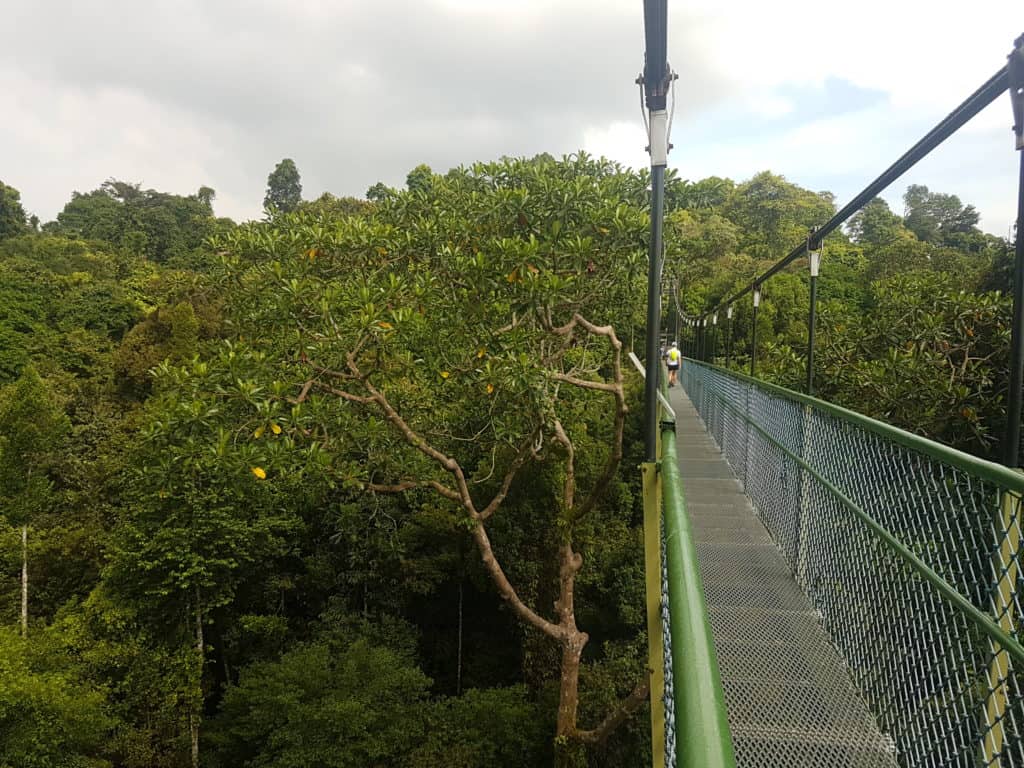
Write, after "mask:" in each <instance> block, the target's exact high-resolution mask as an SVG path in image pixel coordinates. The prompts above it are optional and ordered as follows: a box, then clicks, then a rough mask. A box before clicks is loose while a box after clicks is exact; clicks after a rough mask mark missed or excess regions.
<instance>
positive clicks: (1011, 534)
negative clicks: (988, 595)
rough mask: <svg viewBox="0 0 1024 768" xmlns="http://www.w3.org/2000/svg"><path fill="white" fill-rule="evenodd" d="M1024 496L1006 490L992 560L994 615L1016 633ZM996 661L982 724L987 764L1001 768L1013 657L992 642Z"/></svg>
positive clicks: (989, 678)
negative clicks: (1001, 533)
mask: <svg viewBox="0 0 1024 768" xmlns="http://www.w3.org/2000/svg"><path fill="white" fill-rule="evenodd" d="M1020 511H1021V497H1020V495H1019V494H1017V493H1014V492H1013V491H1009V490H1007V491H1003V493H1002V498H1001V499H1000V519H1001V529H1002V530H1003V531H1005V536H1004V537H1003V540H1002V542H1000V544H999V548H998V549H997V550H996V552H995V554H994V555H993V557H992V568H993V571H994V572H995V575H996V589H995V591H994V593H993V594H992V614H993V618H994V619H995V621H996V623H997V624H998V625H999V628H1000V629H1002V630H1003V631H1005V632H1006V633H1008V634H1011V635H1012V634H1013V632H1014V625H1015V617H1014V615H1013V608H1014V601H1015V598H1016V595H1017V579H1018V578H1019V576H1020V562H1019V559H1018V558H1019V557H1020V546H1021V520H1020ZM989 646H990V647H991V648H992V661H991V663H990V664H989V669H988V681H987V682H988V698H987V699H986V700H985V713H984V719H983V721H982V729H983V733H984V742H983V743H982V756H983V759H984V762H983V765H986V766H992V767H993V768H999V766H1001V765H1002V753H1003V745H1004V743H1005V742H1006V726H1005V722H1004V716H1005V714H1006V709H1007V700H1008V699H1009V697H1010V693H1009V692H1008V691H1007V690H1006V681H1007V680H1008V679H1009V677H1010V657H1009V654H1007V653H1006V650H1005V649H1002V648H999V647H997V646H996V644H995V643H994V642H992V641H989Z"/></svg>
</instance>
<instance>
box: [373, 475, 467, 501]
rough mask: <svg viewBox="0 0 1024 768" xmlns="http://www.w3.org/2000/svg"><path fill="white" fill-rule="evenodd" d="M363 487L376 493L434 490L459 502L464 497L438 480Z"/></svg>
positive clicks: (406, 481) (408, 481)
mask: <svg viewBox="0 0 1024 768" xmlns="http://www.w3.org/2000/svg"><path fill="white" fill-rule="evenodd" d="M363 487H364V488H365V489H366V490H368V491H374V492H375V493H403V492H405V491H410V490H412V489H414V488H433V489H434V490H435V491H437V492H438V493H439V494H441V495H442V496H444V497H445V498H446V499H451V500H452V501H458V502H461V501H462V497H461V496H459V494H458V492H457V491H455V490H453V489H452V488H449V487H448V486H447V485H445V484H444V483H442V482H439V481H437V480H403V481H402V482H400V483H394V484H392V485H387V484H383V483H363Z"/></svg>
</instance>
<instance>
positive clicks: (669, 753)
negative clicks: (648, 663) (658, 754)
mask: <svg viewBox="0 0 1024 768" xmlns="http://www.w3.org/2000/svg"><path fill="white" fill-rule="evenodd" d="M661 634H662V637H663V638H664V641H663V643H662V646H663V648H664V653H665V659H664V662H665V691H664V693H663V699H662V700H663V702H664V706H665V768H675V766H676V698H675V683H674V681H673V677H672V620H671V616H670V614H669V605H668V559H667V557H666V553H665V519H664V517H662V518H661ZM651 748H652V749H657V748H658V745H657V744H654V745H652V747H651Z"/></svg>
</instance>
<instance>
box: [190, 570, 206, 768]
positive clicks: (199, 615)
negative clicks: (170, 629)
mask: <svg viewBox="0 0 1024 768" xmlns="http://www.w3.org/2000/svg"><path fill="white" fill-rule="evenodd" d="M195 619H196V625H195V638H196V655H197V656H198V657H199V677H198V680H197V687H198V689H199V690H198V694H199V695H198V696H197V697H196V698H197V704H196V706H197V707H198V709H193V710H192V714H191V715H190V716H189V730H190V731H191V736H192V768H199V721H200V717H201V714H202V712H201V709H202V702H203V664H204V662H205V660H206V653H205V650H204V647H203V608H202V602H201V601H200V597H199V587H196V616H195Z"/></svg>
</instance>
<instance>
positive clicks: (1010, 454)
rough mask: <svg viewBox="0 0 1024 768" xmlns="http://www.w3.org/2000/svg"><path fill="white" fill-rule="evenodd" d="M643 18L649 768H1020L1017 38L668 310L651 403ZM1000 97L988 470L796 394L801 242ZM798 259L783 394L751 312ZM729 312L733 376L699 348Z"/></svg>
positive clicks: (657, 14)
mask: <svg viewBox="0 0 1024 768" xmlns="http://www.w3.org/2000/svg"><path fill="white" fill-rule="evenodd" d="M665 10H666V8H665V2H664V0H647V2H645V31H646V35H647V56H646V61H645V68H644V72H643V74H642V75H641V77H640V78H639V79H638V83H640V85H641V87H642V88H643V89H644V92H645V97H646V106H647V109H648V115H647V126H648V132H649V139H650V146H649V148H648V149H649V152H650V154H651V165H652V198H651V238H650V243H649V263H650V269H649V283H648V326H647V327H648V334H647V341H646V355H647V361H646V371H645V373H646V386H645V408H646V411H645V426H646V434H645V451H646V460H645V462H644V464H643V467H642V470H643V479H644V508H645V518H644V527H645V558H646V583H647V612H648V636H649V639H650V649H649V650H650V667H651V669H652V672H653V674H652V684H651V732H652V744H653V762H654V766H655V768H662V767H663V766H681V767H683V766H685V767H686V768H733V766H741V767H743V768H745V767H747V766H749V767H750V768H754V767H760V766H778V767H779V768H782V767H785V768H799V767H801V766H808V767H809V766H835V767H837V768H844V767H849V768H855V767H856V768H876V767H877V768H889V767H895V766H907V767H913V768H933V767H935V768H937V767H939V766H956V767H957V768H961V767H962V768H976V767H978V766H985V767H986V768H991V767H998V768H1011V767H1013V766H1021V767H1024V646H1022V644H1021V639H1022V638H1021V636H1020V632H1019V627H1020V623H1021V620H1022V608H1024V600H1022V595H1024V569H1022V567H1021V566H1022V560H1024V554H1022V525H1024V520H1022V515H1024V511H1022V499H1024V474H1022V473H1021V472H1020V471H1019V466H1020V442H1021V435H1020V426H1021V409H1022V387H1024V244H1022V238H1021V236H1020V230H1021V223H1022V222H1024V151H1021V150H1024V35H1022V36H1021V37H1020V38H1018V39H1017V40H1016V41H1015V43H1014V48H1013V50H1012V52H1011V54H1010V56H1009V57H1008V61H1007V64H1006V65H1005V66H1003V67H1002V68H1000V69H999V70H998V71H997V72H996V73H995V74H994V75H993V76H992V77H991V78H989V79H988V80H987V81H986V82H985V83H983V84H982V85H981V86H980V87H979V88H978V89H977V90H976V91H975V92H974V93H973V94H971V95H970V96H969V97H968V98H967V99H966V100H965V101H964V102H963V103H962V104H961V105H960V106H958V107H957V108H956V109H955V110H954V111H953V112H951V113H950V114H949V115H948V116H947V117H946V118H945V119H943V120H942V121H941V122H940V123H939V124H937V125H936V126H935V128H933V129H932V130H931V131H929V132H928V133H927V134H926V135H925V136H924V137H922V139H921V140H920V141H919V142H918V143H917V144H915V145H914V146H913V147H911V148H910V150H908V151H907V152H906V153H905V154H904V155H903V156H901V157H900V158H899V159H897V161H896V162H895V163H893V164H892V165H891V166H890V167H889V168H888V169H886V170H885V171H884V172H883V173H882V174H880V175H879V176H878V177H877V178H876V179H875V180H874V181H872V182H871V183H870V184H868V185H867V186H866V187H865V188H864V190H863V191H862V192H860V193H859V194H858V195H856V196H855V197H854V198H853V199H852V200H851V201H850V202H849V203H848V204H847V205H845V206H844V207H843V208H841V209H840V210H839V211H838V212H837V213H836V214H835V215H834V216H833V217H832V218H831V219H829V220H828V221H827V222H823V223H822V225H821V226H819V227H816V228H814V229H812V230H811V231H809V232H808V233H807V238H806V240H805V241H804V242H801V243H797V244H795V247H794V248H793V250H792V251H791V252H790V253H789V254H787V255H786V256H785V257H783V258H782V259H780V260H779V261H778V262H777V263H776V264H774V265H773V266H772V267H771V268H770V269H768V270H767V271H765V272H763V273H762V274H760V275H758V276H757V277H755V278H754V279H753V280H751V281H750V282H749V284H748V285H747V286H746V287H744V288H743V289H742V290H740V291H738V292H737V293H735V294H734V295H731V296H728V297H726V298H723V299H721V300H720V301H718V302H716V303H714V305H713V306H709V307H707V309H706V310H704V311H702V312H700V313H699V314H696V315H692V314H691V315H684V314H683V313H682V312H681V311H680V309H679V304H678V297H677V296H674V295H673V296H672V299H673V303H674V307H673V308H674V310H675V321H674V326H675V328H674V329H673V330H674V333H673V336H674V337H676V338H678V336H679V332H680V326H682V328H683V330H685V334H684V336H686V338H685V339H684V349H685V351H686V353H687V356H686V357H685V358H684V360H683V364H682V368H681V371H680V377H679V378H680V384H681V387H680V388H676V389H672V390H668V389H666V388H665V386H664V377H663V375H662V371H661V369H660V362H659V348H658V347H659V339H660V330H659V329H660V323H661V315H662V312H661V299H662V293H663V287H664V286H663V280H662V274H661V270H662V259H663V252H662V242H661V219H662V216H663V183H664V169H665V166H666V165H667V154H668V150H669V148H670V147H671V145H670V144H669V143H668V127H667V126H668V122H669V121H668V110H667V94H668V93H669V92H670V90H671V83H672V81H673V80H674V79H675V75H674V74H673V73H672V72H671V70H670V68H669V67H668V64H667V61H666V50H667V46H666V43H665ZM1007 92H1008V93H1009V95H1010V101H1011V105H1012V109H1013V117H1014V133H1015V136H1016V146H1015V149H1016V150H1018V153H1019V157H1020V185H1019V188H1018V200H1017V202H1018V235H1017V242H1016V266H1015V275H1014V288H1015V294H1014V297H1013V298H1014V322H1013V328H1012V339H1011V354H1010V369H1011V370H1010V372H1009V373H1010V376H1009V379H1010V387H1009V392H1008V396H1007V412H1008V413H1007V425H1006V429H1005V432H1004V435H1003V440H1002V446H1003V448H1002V459H1003V460H1002V463H1000V464H997V463H994V462H990V461H985V460H982V459H979V458H976V457H974V456H971V455H968V454H966V453H962V452H960V451H957V450H954V449H952V448H950V447H948V446H945V445H941V444H939V443H936V442H933V441H930V440H927V439H924V438H922V437H919V436H917V435H914V434H911V433H909V432H906V431H904V430H901V429H898V428H896V427H894V426H892V425H889V424H885V423H882V422H879V421H876V420H874V419H870V418H868V417H866V416H863V415H861V414H858V413H855V412H852V411H849V410H846V409H844V408H841V407H838V406H836V405H834V404H831V403H828V402H825V401H823V400H819V399H816V398H815V397H814V396H813V393H814V370H815V365H814V348H815V337H814V332H815V322H816V305H815V304H816V290H815V289H816V280H817V277H818V273H819V269H820V268H821V249H822V242H823V240H824V238H825V237H826V236H827V235H828V234H829V233H831V232H833V231H835V230H837V229H838V228H839V227H841V226H842V225H843V224H844V223H845V222H846V221H847V220H848V219H849V218H850V217H851V216H852V215H853V214H854V213H856V212H857V211H859V210H860V209H861V208H863V206H864V205H865V204H866V203H867V202H869V201H870V200H872V199H873V198H874V197H876V196H877V195H878V194H879V193H880V192H881V191H882V190H884V189H885V188H886V187H887V186H889V185H890V184H891V183H892V182H894V181H895V180H896V179H898V178H899V177H900V176H901V175H902V174H904V173H905V172H906V171H907V170H908V169H909V168H911V167H912V166H913V165H914V164H916V163H917V162H918V161H920V160H921V159H922V158H923V157H925V156H926V155H927V154H928V153H929V152H931V151H932V150H933V149H935V148H936V147H937V146H939V145H940V144H941V143H942V142H943V141H945V140H946V139H947V138H948V137H949V136H951V135H953V133H955V132H956V131H957V130H958V129H959V128H961V127H962V126H963V125H965V124H966V123H967V122H968V121H969V120H970V119H971V118H972V117H974V116H975V115H977V114H978V113H979V112H980V111H981V110H982V109H984V108H985V107H986V106H988V105H989V104H991V103H992V102H993V101H995V100H996V98H998V97H1000V96H1001V95H1002V94H1005V93H1007ZM804 259H806V263H807V267H808V275H809V281H810V290H809V296H810V306H809V308H808V316H807V329H808V338H807V347H806V386H805V388H804V391H803V392H796V391H792V390H788V389H785V388H782V387H779V386H776V385H773V384H770V383H767V382H764V381H761V380H759V379H757V378H756V363H757V350H758V346H757V337H756V329H757V309H758V307H759V305H760V303H761V292H762V287H763V286H764V284H765V283H766V282H767V281H768V280H770V279H771V278H772V277H773V276H774V275H776V274H778V273H780V272H781V271H782V270H784V269H786V268H787V267H789V266H790V265H791V264H793V263H794V262H797V261H800V260H804ZM745 297H749V299H748V300H750V301H751V302H752V304H753V318H754V319H753V326H752V338H751V339H750V347H749V348H750V354H749V360H748V361H746V362H749V374H748V373H741V372H740V371H738V370H736V369H735V367H734V366H732V365H729V362H730V361H729V360H728V353H727V354H726V359H725V361H723V360H722V358H721V356H720V355H718V356H716V355H715V347H714V343H713V341H712V339H713V338H714V334H715V331H716V330H717V328H718V320H719V315H722V319H723V324H725V323H729V322H730V321H731V319H732V314H733V308H734V307H735V306H736V304H737V302H738V301H740V300H743V299H745ZM635 362H636V363H637V364H638V366H639V365H640V364H639V361H635ZM723 362H724V363H725V364H724V365H723V364H722V363H723Z"/></svg>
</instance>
